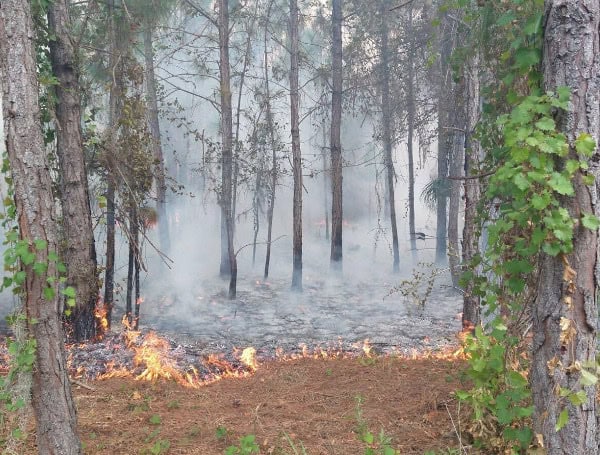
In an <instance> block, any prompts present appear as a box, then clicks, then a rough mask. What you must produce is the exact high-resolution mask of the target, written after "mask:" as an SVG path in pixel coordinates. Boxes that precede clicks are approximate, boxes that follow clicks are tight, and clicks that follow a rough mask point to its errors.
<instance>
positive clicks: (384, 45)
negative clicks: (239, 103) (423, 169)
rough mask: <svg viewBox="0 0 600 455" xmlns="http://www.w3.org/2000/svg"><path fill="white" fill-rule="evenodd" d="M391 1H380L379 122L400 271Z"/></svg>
mask: <svg viewBox="0 0 600 455" xmlns="http://www.w3.org/2000/svg"><path fill="white" fill-rule="evenodd" d="M390 5H391V3H390V2H389V1H388V0H383V1H381V2H380V5H379V6H380V7H379V14H380V16H381V37H380V46H381V48H380V54H381V57H380V58H381V62H380V78H381V124H382V130H383V148H384V163H385V168H386V182H387V185H386V190H387V192H388V195H387V200H388V201H389V216H390V225H391V227H392V252H393V255H394V263H393V271H394V272H399V271H400V249H399V245H398V225H397V222H396V196H395V194H394V191H395V187H394V177H395V170H394V162H393V160H392V150H393V143H392V114H391V109H390V101H391V99H390V98H391V91H390V49H389V45H388V38H389V30H388V24H387V16H388V14H389V9H390Z"/></svg>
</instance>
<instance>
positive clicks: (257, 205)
mask: <svg viewBox="0 0 600 455" xmlns="http://www.w3.org/2000/svg"><path fill="white" fill-rule="evenodd" d="M262 173H263V169H262V166H261V168H260V169H258V170H257V172H256V180H255V183H254V200H253V201H252V212H253V216H254V236H253V238H252V267H254V264H255V263H256V242H257V241H258V231H259V230H260V187H261V185H262V183H261V182H262V179H261V175H262Z"/></svg>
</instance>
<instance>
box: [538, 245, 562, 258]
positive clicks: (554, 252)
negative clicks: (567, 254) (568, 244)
mask: <svg viewBox="0 0 600 455" xmlns="http://www.w3.org/2000/svg"><path fill="white" fill-rule="evenodd" d="M542 250H543V251H544V253H546V254H548V255H550V256H558V253H560V252H561V246H560V244H558V243H556V242H552V243H544V245H543V246H542Z"/></svg>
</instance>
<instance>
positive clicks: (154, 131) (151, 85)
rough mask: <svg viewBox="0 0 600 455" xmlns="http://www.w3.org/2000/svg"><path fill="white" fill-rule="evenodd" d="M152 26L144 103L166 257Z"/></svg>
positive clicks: (167, 243)
mask: <svg viewBox="0 0 600 455" xmlns="http://www.w3.org/2000/svg"><path fill="white" fill-rule="evenodd" d="M152 29H153V25H152V24H151V23H149V22H147V23H146V26H145V28H144V58H145V63H146V102H147V104H148V116H149V118H150V121H149V122H148V123H149V125H150V134H151V136H152V157H153V158H154V181H155V183H156V215H157V217H158V238H159V242H160V249H161V251H162V252H163V253H164V254H166V255H167V256H168V255H169V254H170V250H171V239H170V236H169V218H168V215H167V182H166V171H165V160H164V156H163V149H162V142H161V137H160V123H159V119H158V101H157V96H156V76H155V74H154V48H153V47H152V35H153V33H152V32H153V30H152Z"/></svg>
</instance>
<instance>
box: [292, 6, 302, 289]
mask: <svg viewBox="0 0 600 455" xmlns="http://www.w3.org/2000/svg"><path fill="white" fill-rule="evenodd" d="M289 27H290V122H291V123H290V124H291V132H292V169H293V174H294V201H293V208H292V211H293V226H294V228H293V229H294V238H293V252H292V254H293V271H292V290H294V291H302V155H301V151H300V120H299V117H298V2H297V0H290V25H289Z"/></svg>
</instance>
